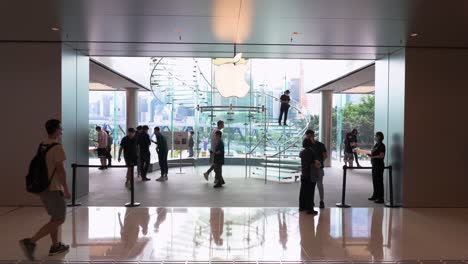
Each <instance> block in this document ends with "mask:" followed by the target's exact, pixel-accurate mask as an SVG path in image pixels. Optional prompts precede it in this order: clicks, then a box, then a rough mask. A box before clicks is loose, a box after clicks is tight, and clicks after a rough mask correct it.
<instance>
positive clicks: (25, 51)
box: [0, 43, 89, 206]
mask: <svg viewBox="0 0 468 264" xmlns="http://www.w3.org/2000/svg"><path fill="white" fill-rule="evenodd" d="M0 58H1V60H0V87H1V89H2V94H3V96H2V100H1V103H0V113H1V118H2V123H3V126H2V129H1V130H0V138H2V139H3V144H2V151H1V153H0V166H1V168H0V169H1V174H0V177H1V180H2V183H3V190H2V191H1V192H0V206H2V205H3V206H5V205H12V206H15V205H33V204H39V201H38V199H37V198H36V197H35V196H34V195H31V194H28V193H27V192H26V191H25V175H26V173H27V170H28V165H29V161H30V160H31V158H32V157H33V156H34V154H35V152H36V150H37V146H38V144H39V142H40V141H41V140H43V139H44V138H46V136H47V135H46V133H45V129H44V123H45V122H46V120H47V119H50V118H58V119H62V118H63V117H66V119H65V120H63V122H64V124H63V125H64V133H65V136H64V143H66V144H64V147H65V151H66V153H67V156H68V157H69V158H70V161H71V160H76V157H77V156H80V155H82V153H81V152H82V149H81V147H78V148H77V144H78V143H80V142H81V141H82V139H79V140H77V139H76V138H77V137H76V134H75V132H73V131H75V129H76V125H73V123H74V124H79V125H82V124H83V123H84V115H86V120H87V109H88V107H87V105H86V113H84V112H83V111H85V110H83V109H80V110H81V111H82V112H81V113H80V114H79V120H80V121H79V122H78V123H77V118H76V114H75V117H73V115H74V113H76V111H75V112H74V111H73V108H72V107H70V108H68V106H65V105H67V104H69V103H70V102H72V101H73V100H74V99H73V98H76V94H75V95H73V93H68V91H69V90H68V89H72V90H73V89H75V90H76V89H77V87H80V88H79V89H78V90H79V94H80V96H81V98H82V99H83V100H86V103H87V97H86V96H85V94H87V90H88V85H87V84H86V86H85V87H86V89H85V90H83V88H84V82H83V80H82V81H80V82H75V85H72V84H71V82H70V86H66V87H65V86H64V90H62V78H61V76H62V44H60V43H0ZM68 66H70V67H72V68H73V69H74V70H75V71H76V68H77V66H76V64H73V63H71V64H69V65H68ZM88 67H89V66H88ZM82 73H84V74H85V75H86V70H83V71H82ZM84 79H85V78H84ZM77 84H79V86H77ZM68 87H70V88H68ZM67 93H68V94H67ZM64 94H65V95H67V96H66V97H65V98H62V96H63V95H64ZM85 97H86V98H85ZM80 100H81V99H80ZM62 102H63V104H62ZM79 104H80V105H83V102H81V101H80V103H79ZM63 106H65V108H68V110H67V111H68V112H67V113H66V114H65V115H64V110H63V109H62V108H63ZM75 109H76V108H75ZM65 112H66V111H65ZM84 129H86V137H87V124H86V127H85V128H84ZM66 133H70V134H69V135H67V134H66ZM86 146H87V141H86ZM78 153H80V154H78ZM86 153H87V150H86ZM70 176H71V175H69V177H70ZM86 178H87V177H86Z"/></svg>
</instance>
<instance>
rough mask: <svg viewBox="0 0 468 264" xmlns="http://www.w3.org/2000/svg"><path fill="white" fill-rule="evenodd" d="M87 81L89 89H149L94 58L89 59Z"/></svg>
mask: <svg viewBox="0 0 468 264" xmlns="http://www.w3.org/2000/svg"><path fill="white" fill-rule="evenodd" d="M89 82H90V83H91V84H92V85H90V90H109V89H115V90H124V89H125V88H136V89H139V90H142V91H148V90H149V89H148V88H147V87H145V86H144V85H143V84H140V83H138V82H136V81H135V80H132V79H130V78H129V77H127V76H125V75H123V74H122V73H119V72H117V71H115V70H113V69H111V68H109V67H107V66H105V65H104V64H102V63H100V62H98V61H95V60H89ZM106 86H107V87H106Z"/></svg>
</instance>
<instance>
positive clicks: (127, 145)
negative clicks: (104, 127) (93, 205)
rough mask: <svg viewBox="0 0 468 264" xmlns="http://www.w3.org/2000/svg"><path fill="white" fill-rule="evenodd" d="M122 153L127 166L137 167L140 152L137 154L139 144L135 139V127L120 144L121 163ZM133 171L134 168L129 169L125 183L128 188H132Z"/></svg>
mask: <svg viewBox="0 0 468 264" xmlns="http://www.w3.org/2000/svg"><path fill="white" fill-rule="evenodd" d="M122 151H123V153H124V160H125V165H127V166H132V165H133V166H135V165H136V164H137V156H138V152H137V142H136V137H135V129H134V128H133V127H131V128H129V129H128V131H127V135H126V136H125V137H123V138H122V141H121V142H120V149H119V159H118V161H119V162H120V157H121V156H122ZM132 169H133V167H128V168H127V177H126V181H125V186H126V187H127V188H128V187H130V180H131V175H132V174H131V170H132Z"/></svg>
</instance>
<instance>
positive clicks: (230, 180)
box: [80, 166, 396, 207]
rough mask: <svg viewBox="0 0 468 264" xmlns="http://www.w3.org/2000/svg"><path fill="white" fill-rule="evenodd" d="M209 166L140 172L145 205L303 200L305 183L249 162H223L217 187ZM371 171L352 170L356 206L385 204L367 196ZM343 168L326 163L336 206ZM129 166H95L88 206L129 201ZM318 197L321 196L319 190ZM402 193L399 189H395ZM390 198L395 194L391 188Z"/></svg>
mask: <svg viewBox="0 0 468 264" xmlns="http://www.w3.org/2000/svg"><path fill="white" fill-rule="evenodd" d="M206 169H207V166H198V167H183V168H182V172H183V173H182V174H179V173H180V169H179V168H171V169H170V170H169V181H167V182H164V183H160V182H156V181H154V179H156V178H157V177H159V171H156V172H153V173H150V174H149V175H148V176H149V177H150V178H151V179H152V181H148V182H142V181H141V180H140V179H138V178H135V179H136V181H135V199H136V200H137V201H138V202H141V204H142V205H143V206H156V207H294V206H297V204H298V194H299V188H300V183H299V182H292V183H278V182H273V181H268V182H267V183H266V184H265V182H264V180H263V179H258V178H254V177H253V176H252V178H246V177H245V168H244V167H243V166H223V174H224V178H225V181H226V185H225V187H224V188H221V189H213V175H211V177H210V181H205V179H204V178H203V172H205V171H206ZM371 178H372V175H371V172H370V171H363V170H354V171H348V183H347V193H346V201H347V203H349V204H351V205H352V206H354V207H381V206H382V205H376V204H374V203H373V202H370V201H368V200H367V198H368V197H369V196H370V195H371V192H372V180H371ZM342 179H343V170H342V169H341V168H337V167H333V168H326V169H325V177H324V189H325V204H326V206H327V207H332V206H335V204H336V203H337V202H340V201H341V193H342V192H341V190H342V181H343V180H342ZM124 182H125V169H117V168H113V169H108V170H105V171H100V170H98V169H91V170H90V176H89V195H87V196H84V197H82V198H81V199H80V202H82V203H83V204H84V205H87V206H123V205H124V204H125V203H127V202H128V201H129V192H128V190H127V189H126V188H125V186H124ZM315 196H316V201H315V202H316V203H318V202H319V197H318V192H316V195H315ZM395 196H396V195H395ZM387 200H389V195H388V194H387Z"/></svg>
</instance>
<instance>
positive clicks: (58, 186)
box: [20, 119, 71, 260]
mask: <svg viewBox="0 0 468 264" xmlns="http://www.w3.org/2000/svg"><path fill="white" fill-rule="evenodd" d="M45 128H46V130H47V134H48V138H47V139H46V140H44V141H43V142H42V143H41V148H43V149H49V151H47V153H46V156H45V159H46V165H47V172H48V176H49V187H48V188H47V190H46V191H44V192H42V193H40V194H38V195H39V198H40V199H41V201H42V203H43V205H44V208H45V209H46V211H47V213H48V214H49V215H50V221H49V222H48V223H47V224H45V225H44V226H43V227H42V228H41V229H39V230H38V231H37V233H36V234H35V235H34V236H33V237H30V238H25V239H22V240H21V241H20V246H21V247H22V249H23V251H24V253H25V255H26V257H27V258H28V259H29V260H34V251H35V249H36V242H37V241H38V240H39V239H41V238H43V237H45V236H47V235H50V238H51V240H52V246H51V247H50V250H49V256H54V255H57V254H60V253H62V252H66V251H68V249H69V248H70V246H69V245H65V244H63V243H62V242H60V241H59V240H58V233H59V229H60V227H61V225H62V224H63V223H64V222H65V216H66V212H67V205H66V203H65V199H70V197H71V195H70V191H69V190H68V185H67V178H66V173H65V168H64V164H63V163H64V161H65V160H66V159H67V158H66V156H65V151H64V149H63V146H62V145H61V144H58V143H59V141H60V137H61V136H62V125H61V122H60V120H57V119H50V120H48V121H47V122H46V124H45ZM49 147H50V148H49Z"/></svg>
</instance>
